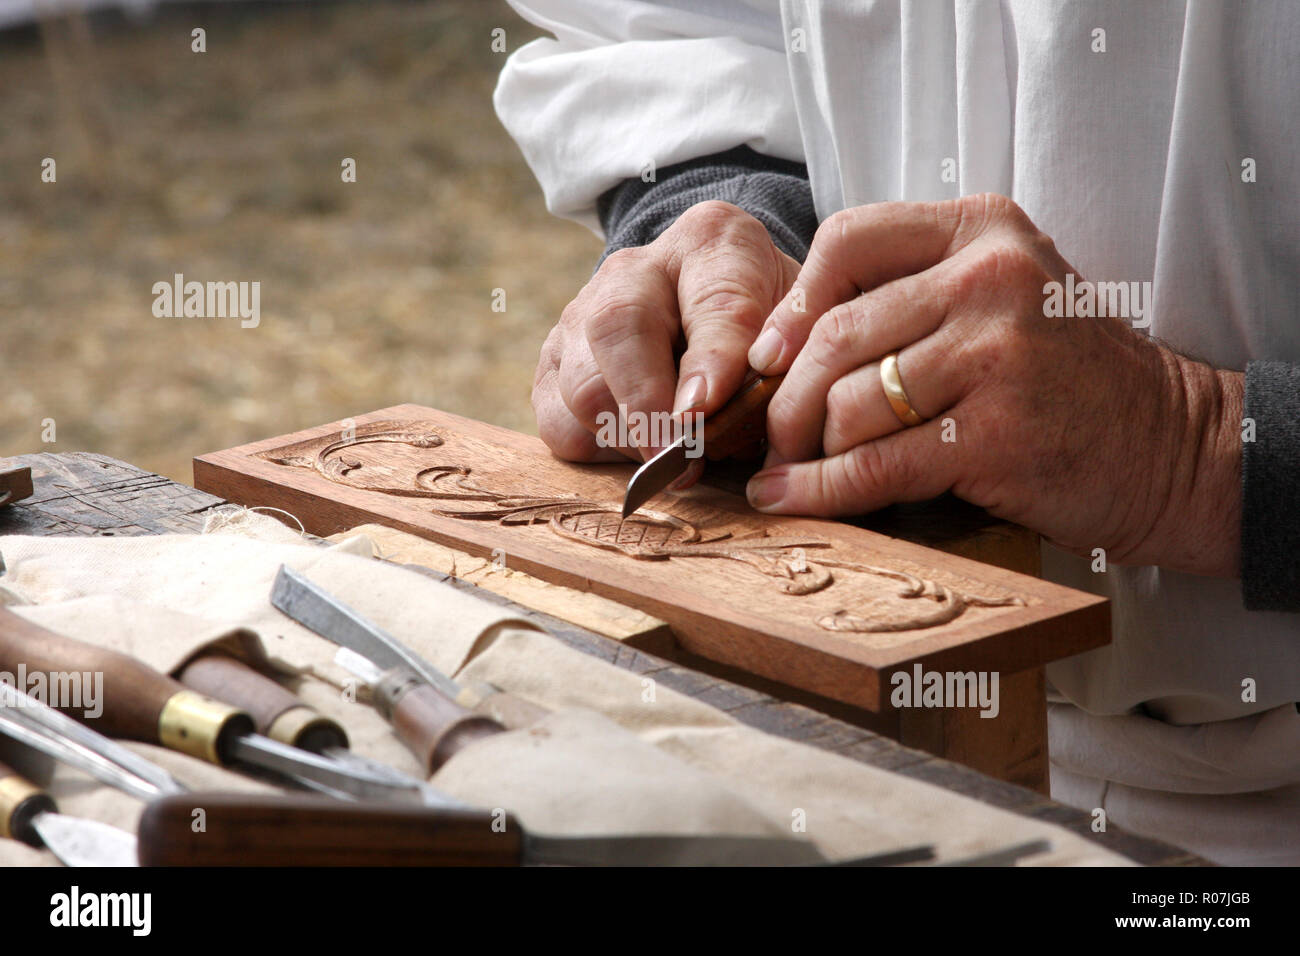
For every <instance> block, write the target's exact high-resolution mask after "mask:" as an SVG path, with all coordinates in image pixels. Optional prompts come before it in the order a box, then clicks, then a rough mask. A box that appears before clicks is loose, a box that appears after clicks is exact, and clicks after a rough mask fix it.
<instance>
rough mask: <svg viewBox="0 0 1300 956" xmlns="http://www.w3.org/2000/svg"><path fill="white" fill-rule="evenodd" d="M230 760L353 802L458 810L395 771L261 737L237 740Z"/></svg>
mask: <svg viewBox="0 0 1300 956" xmlns="http://www.w3.org/2000/svg"><path fill="white" fill-rule="evenodd" d="M230 757H231V759H232V760H233V761H234V762H235V763H242V764H245V765H247V766H251V767H256V768H258V769H260V770H268V771H270V772H272V773H274V774H278V775H280V776H282V777H289V778H291V779H293V780H297V781H300V782H303V783H306V784H308V785H310V786H312V787H313V789H321V790H323V791H324V792H326V793H329V794H331V795H332V796H337V795H339V794H343V795H345V796H347V797H350V798H352V799H354V800H382V801H387V802H389V803H413V804H417V805H419V806H459V804H458V803H456V802H455V801H453V800H452V798H451V797H449V796H446V795H445V794H442V793H441V792H440V791H438V790H437V789H435V788H434V787H431V786H429V784H427V783H425V782H424V781H422V780H417V779H415V778H414V777H409V776H407V775H406V774H403V773H401V771H399V770H397V769H395V768H393V767H387V768H385V769H384V771H383V772H378V771H376V770H374V769H372V768H370V767H366V766H364V764H363V762H362V761H360V760H356V761H353V760H349V762H348V763H341V762H339V761H337V760H335V759H333V758H331V757H323V756H320V755H319V754H314V753H310V752H308V751H306V750H300V749H298V748H297V747H291V746H289V745H288V744H282V743H280V742H279V741H278V740H272V739H271V738H269V737H263V736H262V735H261V734H245V735H243V736H242V737H236V738H235V739H234V740H232V741H231V744H230ZM434 801H450V802H434Z"/></svg>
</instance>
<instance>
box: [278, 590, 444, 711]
mask: <svg viewBox="0 0 1300 956" xmlns="http://www.w3.org/2000/svg"><path fill="white" fill-rule="evenodd" d="M271 603H272V604H273V605H274V606H275V607H276V608H277V609H278V610H280V611H283V612H284V613H285V614H287V615H288V616H289V617H291V618H293V619H294V620H295V621H297V622H298V623H299V624H301V625H302V626H303V627H305V628H307V629H308V630H311V631H315V632H316V633H317V634H319V635H320V636H321V637H323V638H325V639H326V640H327V641H332V642H333V643H335V644H338V645H339V646H341V647H346V648H349V649H350V650H353V651H356V652H357V653H358V654H360V655H361V656H362V657H365V658H368V659H369V660H370V661H371V663H373V664H374V665H375V666H376V667H379V668H381V669H382V670H388V669H390V668H394V667H405V668H406V669H407V670H410V671H412V672H414V673H415V674H416V675H418V676H419V677H420V678H421V679H422V680H423V681H424V682H425V683H427V684H430V685H432V686H433V687H435V688H437V689H438V690H439V691H441V692H442V693H443V694H445V695H447V696H448V697H450V698H451V699H453V700H455V698H456V695H457V694H459V693H460V688H459V687H458V686H456V684H455V683H454V682H452V681H451V680H449V679H448V678H447V677H446V675H444V674H443V673H441V672H440V671H438V670H436V669H434V668H432V667H430V666H429V665H428V664H427V663H426V662H425V661H424V659H423V658H421V657H420V656H419V655H418V654H415V653H414V652H412V651H411V650H410V649H409V648H407V647H406V646H405V645H403V644H402V643H401V642H400V641H398V640H397V638H395V637H393V636H392V635H391V634H389V633H388V632H387V631H385V630H383V629H382V628H380V627H379V626H378V625H375V624H373V623H371V622H370V621H368V620H367V619H366V618H364V617H362V616H361V615H360V614H359V613H358V612H356V611H354V610H353V609H352V608H350V607H348V606H347V605H346V604H344V603H343V602H342V601H340V600H338V599H337V598H335V597H334V596H333V595H331V594H329V593H327V592H326V591H324V590H322V589H321V588H319V587H317V586H316V585H315V584H313V583H312V582H311V581H309V580H307V578H305V577H303V576H302V575H301V574H299V573H298V572H297V571H295V570H294V569H293V568H291V567H289V566H288V565H287V564H285V565H281V566H280V571H279V573H278V574H276V576H275V584H274V586H273V587H272V588H271Z"/></svg>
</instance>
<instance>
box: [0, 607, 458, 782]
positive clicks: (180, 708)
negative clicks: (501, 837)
mask: <svg viewBox="0 0 1300 956" xmlns="http://www.w3.org/2000/svg"><path fill="white" fill-rule="evenodd" d="M20 661H22V662H24V663H25V664H26V665H27V669H28V671H34V672H47V673H77V672H83V673H84V672H87V671H88V672H91V673H102V674H103V676H104V693H103V697H104V710H103V713H102V714H101V715H100V716H99V717H97V718H95V719H94V723H95V726H96V727H97V729H98V730H99V731H100V733H102V734H104V735H106V736H113V737H119V738H123V739H127V740H139V741H143V742H145V743H152V744H161V745H162V746H164V747H168V748H170V749H172V750H177V751H179V752H181V753H186V754H189V755H190V756H192V757H198V758H199V759H201V760H207V761H208V762H210V763H215V764H219V765H236V766H242V767H244V768H246V769H247V768H253V769H256V770H260V771H264V772H270V773H272V774H275V775H279V776H284V777H288V778H290V779H292V780H294V781H297V782H299V783H303V784H305V785H308V786H313V787H316V788H318V789H321V790H323V791H324V792H327V793H330V794H332V795H335V796H343V795H346V796H348V797H350V798H352V799H377V800H398V801H404V802H413V803H420V804H435V805H444V806H445V805H455V802H454V801H452V800H451V798H450V797H446V796H444V795H441V794H439V793H438V791H436V790H434V789H433V788H432V787H430V786H429V785H428V784H426V783H424V782H423V781H419V780H415V779H414V778H406V777H404V775H401V774H399V773H398V771H396V770H392V769H391V768H390V769H389V770H387V771H386V772H383V773H380V772H377V771H376V770H373V769H370V768H367V767H364V766H358V765H355V764H344V763H342V762H340V761H337V760H334V759H331V758H329V757H323V756H320V755H318V754H313V753H309V752H307V751H305V750H300V749H298V748H297V747H292V746H289V745H287V744H283V743H280V742H279V741H275V740H271V739H270V738H268V737H263V736H262V735H260V734H258V733H256V732H255V730H254V722H253V718H252V717H250V716H249V715H248V714H247V713H245V712H244V711H241V710H239V709H238V708H236V707H231V706H230V705H228V704H223V703H221V702H219V701H215V700H212V699H211V698H208V697H204V696H203V695H201V694H199V693H196V692H195V691H192V690H189V689H188V688H185V687H183V686H182V685H180V684H178V683H177V682H176V681H174V680H172V679H171V678H170V677H168V676H166V675H165V674H160V673H159V672H158V671H156V670H154V669H153V668H151V667H149V666H148V665H146V664H144V663H143V662H142V661H138V660H135V659H134V658H130V657H127V656H126V655H125V654H119V653H118V652H116V651H112V650H109V649H108V648H103V647H97V646H95V645H92V644H86V643H83V642H82V641H77V640H74V639H72V638H69V637H64V636H63V635H61V634H55V633H54V632H53V631H48V630H46V629H45V628H43V627H40V626H38V625H36V624H33V623H32V622H30V621H28V620H27V619H26V618H24V617H21V616H19V615H17V614H14V613H13V612H12V611H10V610H8V609H7V608H0V665H4V666H7V667H11V668H12V667H16V666H17V663H18V662H20ZM72 716H74V718H78V719H83V722H85V720H88V719H89V718H84V714H82V715H76V714H75V713H74V714H73V715H72Z"/></svg>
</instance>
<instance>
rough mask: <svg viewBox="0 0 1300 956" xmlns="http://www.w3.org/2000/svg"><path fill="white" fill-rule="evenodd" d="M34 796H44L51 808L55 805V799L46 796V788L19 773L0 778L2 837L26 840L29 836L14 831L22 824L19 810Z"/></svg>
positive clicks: (0, 826) (0, 832) (0, 835)
mask: <svg viewBox="0 0 1300 956" xmlns="http://www.w3.org/2000/svg"><path fill="white" fill-rule="evenodd" d="M33 798H37V799H40V798H44V801H45V802H48V803H49V804H50V807H51V808H52V807H53V801H50V800H49V798H48V797H46V796H45V791H44V790H42V789H41V788H40V787H38V786H36V785H35V784H33V783H30V782H28V781H26V780H24V779H23V778H22V777H20V776H18V775H17V774H10V775H9V776H8V777H5V778H3V779H0V837H3V838H4V839H6V840H23V841H24V842H26V839H27V838H26V836H25V835H24V834H19V833H15V832H14V831H15V830H16V829H19V828H20V826H21V821H20V820H19V819H18V818H19V816H21V815H22V814H20V812H19V811H20V810H21V809H22V806H23V804H25V803H27V802H28V801H29V800H32V799H33Z"/></svg>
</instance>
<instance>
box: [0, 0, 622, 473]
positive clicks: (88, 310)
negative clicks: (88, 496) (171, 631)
mask: <svg viewBox="0 0 1300 956" xmlns="http://www.w3.org/2000/svg"><path fill="white" fill-rule="evenodd" d="M195 27H203V28H204V29H205V30H206V31H207V52H206V53H203V54H196V53H192V52H191V51H190V42H191V39H190V31H191V30H192V29H194V28H195ZM496 27H501V28H504V29H505V30H506V37H507V45H508V51H510V52H513V51H514V50H516V49H518V47H519V46H521V45H522V44H523V43H525V42H527V41H528V40H530V39H532V38H534V37H535V36H537V35H538V33H537V31H536V30H535V29H534V28H532V27H531V26H530V25H528V24H526V23H525V22H524V21H522V20H520V19H519V18H518V17H517V16H516V15H515V14H514V13H513V12H512V11H511V10H510V9H509V8H508V7H507V6H506V5H505V3H504V2H496V0H436V2H428V3H419V2H383V0H368V2H364V3H328V2H325V3H311V4H297V5H286V6H282V5H262V4H242V3H241V4H231V5H211V6H205V5H193V6H181V7H162V8H160V9H159V10H158V11H157V13H156V14H155V15H154V16H152V17H150V18H148V19H146V20H143V21H141V22H133V21H130V20H124V19H122V18H121V17H116V16H114V17H109V18H107V19H102V18H100V17H95V18H93V19H73V20H71V21H66V20H60V21H56V22H53V23H50V24H47V25H46V27H45V28H44V29H37V28H30V29H21V30H13V31H5V32H0V382H2V383H3V387H2V388H0V455H11V454H20V453H24V452H31V451H80V450H85V451H95V452H101V453H104V454H108V455H113V456H115V457H118V458H122V459H125V460H127V461H129V462H131V463H133V464H135V465H138V466H140V467H142V468H148V469H150V470H154V471H158V472H160V473H162V474H164V475H167V476H169V477H172V478H175V479H178V480H181V481H185V482H189V481H190V479H191V472H190V459H191V458H192V457H193V456H194V455H196V454H200V453H203V452H207V451H213V450H216V449H220V448H226V447H229V446H231V445H236V444H241V443H243V442H247V441H253V440H257V439H261V438H267V437H270V436H273V435H278V434H282V433H285V432H290V431H294V430H297V429H299V428H304V427H307V426H312V425H318V424H321V423H324V422H328V421H332V420H335V419H339V418H343V417H346V416H348V415H354V414H359V413H361V412H366V411H370V410H373V409H375V408H380V407H383V406H385V405H391V404H396V403H399V402H408V401H409V402H420V403H424V404H429V405H434V406H437V407H439V408H444V409H447V410H449V411H453V412H457V413H459V414H462V415H468V416H471V417H474V418H480V419H483V420H486V421H490V422H494V423H497V424H500V425H505V426H507V427H510V428H515V429H519V430H522V431H530V432H532V431H535V429H534V425H533V420H532V410H531V407H530V405H529V392H530V389H531V384H532V374H533V368H534V365H535V362H536V356H537V351H538V348H539V347H540V345H541V342H542V339H543V338H544V337H545V334H546V332H547V330H548V329H549V328H550V326H551V325H552V324H553V323H554V321H555V319H556V317H557V316H558V315H559V313H560V310H561V309H562V308H563V307H564V304H565V303H566V302H567V301H568V300H569V298H571V297H572V295H573V293H574V292H576V290H577V289H578V288H579V287H580V286H581V285H582V283H583V282H585V281H586V279H587V277H588V276H589V275H590V273H591V269H592V266H593V265H594V263H595V260H596V258H597V257H598V255H599V253H600V248H601V244H600V242H599V241H598V240H597V239H596V238H595V237H594V236H593V235H591V234H590V233H589V232H588V231H587V230H586V229H584V228H582V227H581V226H577V225H575V224H573V223H569V222H565V221H562V220H559V219H555V218H553V217H551V216H550V215H549V214H548V213H547V212H546V210H545V207H544V205H543V202H542V198H541V193H540V190H539V189H538V187H537V185H536V183H535V181H534V180H533V178H532V175H531V174H530V173H529V171H528V168H527V166H526V165H525V164H524V162H523V160H522V158H521V157H520V155H519V152H518V149H517V148H516V147H515V145H514V143H513V142H512V141H511V140H510V138H509V137H508V136H507V135H506V133H505V131H504V130H503V129H502V128H501V125H500V124H499V122H498V121H497V119H496V115H495V113H494V112H493V110H492V104H491V92H492V88H493V85H494V83H495V79H496V74H497V72H498V71H499V70H500V68H501V66H502V63H503V62H504V58H505V57H504V54H500V53H494V52H492V49H491V31H492V30H493V29H494V28H496ZM47 156H50V157H54V158H55V159H56V161H57V164H58V165H57V171H58V182H57V183H55V184H48V183H42V182H41V180H40V168H41V161H42V159H43V158H44V157H47ZM343 157H353V158H355V159H356V161H357V180H358V181H357V182H356V183H351V184H345V183H343V182H341V180H340V175H339V173H340V162H341V160H342V159H343ZM176 272H180V273H183V274H184V275H185V277H186V279H187V280H191V279H193V280H198V281H203V282H205V281H209V280H213V281H254V280H256V281H260V282H261V284H262V286H261V325H260V326H259V327H258V328H255V329H242V328H240V326H239V320H238V319H195V318H190V319H185V318H155V317H154V316H153V314H152V306H153V301H154V295H153V293H152V286H153V284H154V283H155V282H158V281H170V279H171V277H172V275H173V274H174V273H176ZM498 287H500V288H504V289H505V290H506V297H507V298H506V303H507V309H506V311H505V312H504V313H499V312H493V311H492V308H491V306H492V290H493V289H494V288H498ZM48 418H52V419H54V420H55V423H56V429H57V431H56V435H57V442H56V443H55V444H52V445H50V444H43V443H42V441H41V432H42V421H43V420H44V419H48Z"/></svg>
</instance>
